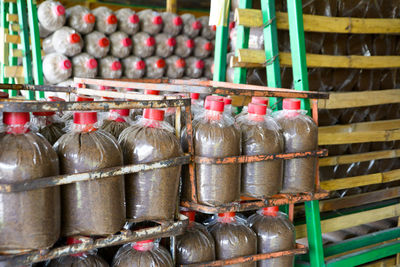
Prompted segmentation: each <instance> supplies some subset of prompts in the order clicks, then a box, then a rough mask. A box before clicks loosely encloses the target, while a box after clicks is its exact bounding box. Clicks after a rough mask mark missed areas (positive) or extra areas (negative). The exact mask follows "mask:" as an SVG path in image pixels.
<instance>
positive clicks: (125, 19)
mask: <svg viewBox="0 0 400 267" xmlns="http://www.w3.org/2000/svg"><path fill="white" fill-rule="evenodd" d="M38 19H39V26H40V36H41V37H42V38H44V39H43V50H44V52H45V56H44V59H43V73H44V77H45V79H46V82H47V83H49V84H60V83H63V85H66V83H65V81H67V80H68V79H70V78H72V77H81V78H95V77H99V78H112V79H119V78H130V79H137V78H142V77H144V78H161V77H168V78H192V79H193V78H202V77H207V78H209V79H210V78H212V63H213V59H212V57H211V56H212V51H213V49H214V46H213V44H212V42H211V41H212V40H213V39H214V38H215V26H214V27H213V26H209V25H208V17H207V16H205V17H201V18H198V19H196V18H195V17H194V16H193V15H191V14H183V15H182V16H178V15H176V14H173V13H169V12H163V13H158V12H155V11H153V10H143V11H140V12H138V13H136V12H135V11H133V10H131V9H129V8H122V9H119V10H117V11H116V12H113V11H112V10H110V9H109V8H107V7H98V8H96V9H93V10H89V9H87V8H86V7H83V6H79V5H78V6H73V7H71V8H68V9H65V8H64V7H63V6H62V5H61V4H60V3H59V2H56V1H45V2H43V3H42V4H40V5H39V7H38ZM67 85H68V83H67Z"/></svg>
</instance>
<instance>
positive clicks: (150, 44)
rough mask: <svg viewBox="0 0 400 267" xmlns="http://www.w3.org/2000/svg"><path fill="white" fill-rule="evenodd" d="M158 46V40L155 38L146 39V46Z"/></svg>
mask: <svg viewBox="0 0 400 267" xmlns="http://www.w3.org/2000/svg"><path fill="white" fill-rule="evenodd" d="M155 44H156V40H155V39H154V37H153V36H150V37H149V38H147V39H146V45H147V46H153V45H155Z"/></svg>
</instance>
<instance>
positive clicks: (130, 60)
mask: <svg viewBox="0 0 400 267" xmlns="http://www.w3.org/2000/svg"><path fill="white" fill-rule="evenodd" d="M121 63H122V68H123V70H124V75H125V76H126V77H127V78H129V79H139V78H142V77H143V76H144V73H145V71H146V63H145V62H144V60H142V59H141V58H140V57H136V56H129V57H126V58H124V59H123V60H121Z"/></svg>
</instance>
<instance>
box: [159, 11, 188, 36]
mask: <svg viewBox="0 0 400 267" xmlns="http://www.w3.org/2000/svg"><path fill="white" fill-rule="evenodd" d="M161 17H162V19H163V23H164V26H163V29H162V31H163V33H166V34H169V35H172V36H177V35H178V34H179V33H180V32H181V30H182V26H183V21H182V18H181V17H180V16H178V15H177V14H174V13H170V12H162V13H161Z"/></svg>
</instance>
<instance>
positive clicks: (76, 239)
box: [67, 237, 83, 245]
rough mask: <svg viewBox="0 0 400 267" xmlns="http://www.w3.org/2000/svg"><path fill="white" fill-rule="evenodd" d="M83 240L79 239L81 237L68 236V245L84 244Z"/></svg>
mask: <svg viewBox="0 0 400 267" xmlns="http://www.w3.org/2000/svg"><path fill="white" fill-rule="evenodd" d="M82 243H83V241H82V240H81V239H79V237H68V238H67V245H73V244H82Z"/></svg>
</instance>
